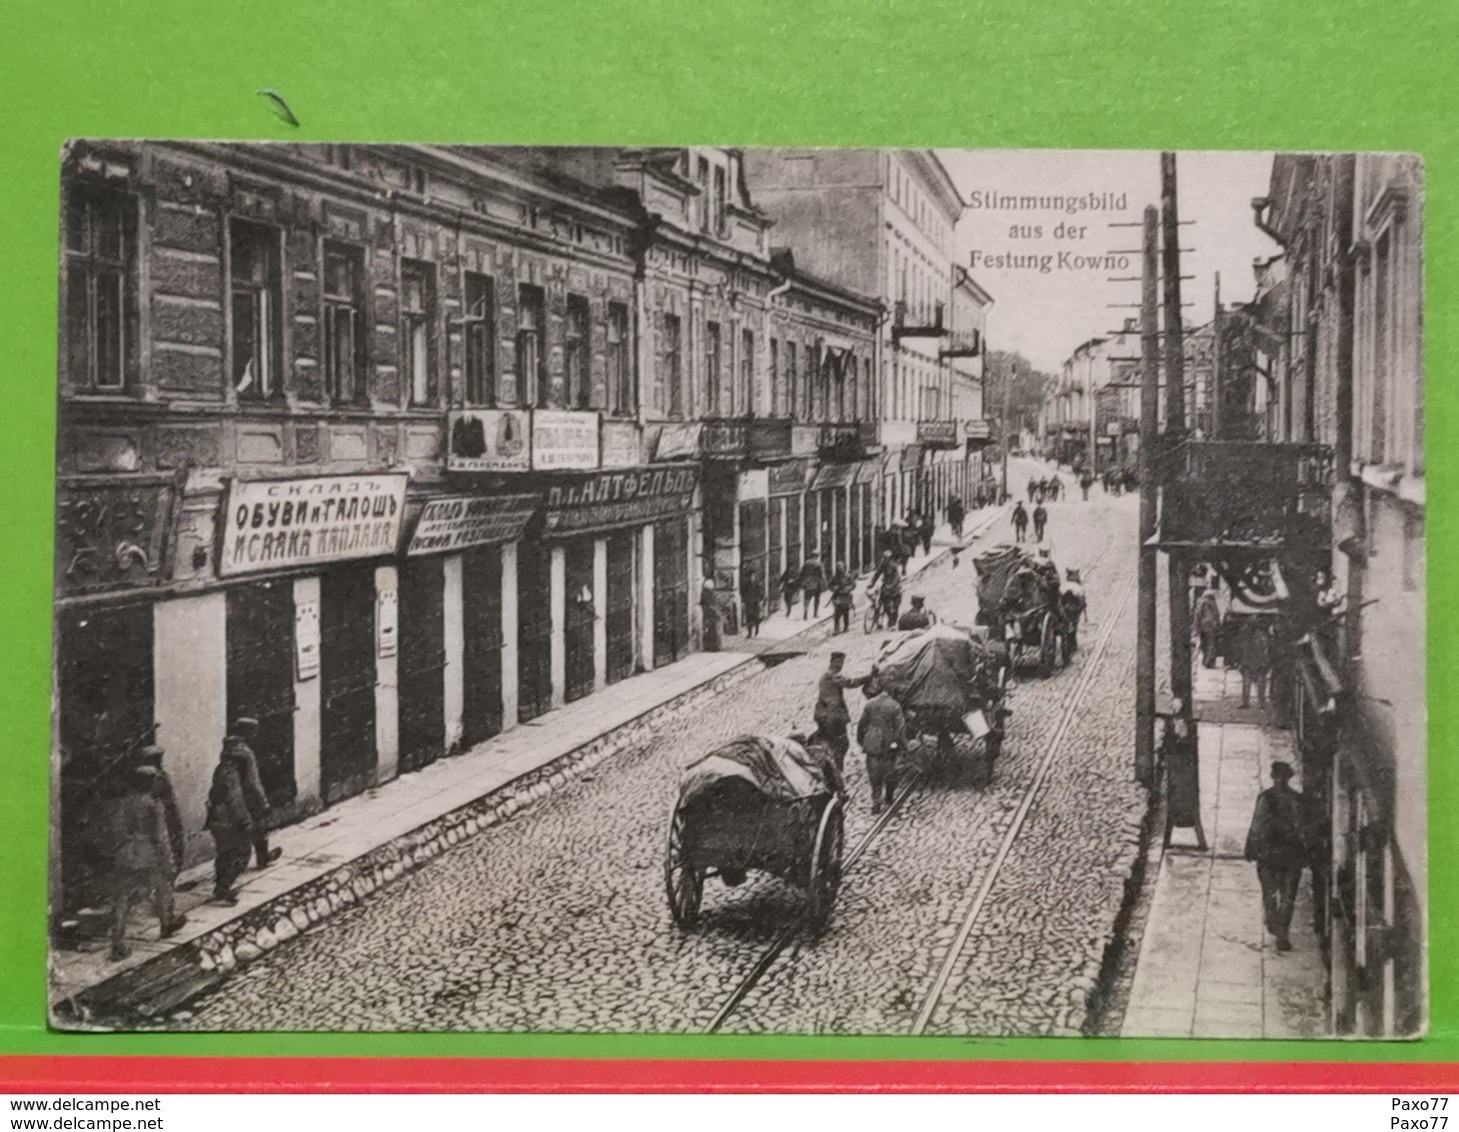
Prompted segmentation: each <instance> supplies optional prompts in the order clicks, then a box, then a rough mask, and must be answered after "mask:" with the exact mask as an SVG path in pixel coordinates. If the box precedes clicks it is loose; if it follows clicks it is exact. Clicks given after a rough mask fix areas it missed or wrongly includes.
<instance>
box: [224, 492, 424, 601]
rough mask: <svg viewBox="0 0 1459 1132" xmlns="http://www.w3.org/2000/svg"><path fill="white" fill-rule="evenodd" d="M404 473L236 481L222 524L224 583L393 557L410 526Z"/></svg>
mask: <svg viewBox="0 0 1459 1132" xmlns="http://www.w3.org/2000/svg"><path fill="white" fill-rule="evenodd" d="M409 479H410V477H409V476H408V475H406V474H405V473H404V472H399V473H394V472H392V473H384V474H380V475H359V476H349V475H344V476H315V477H311V478H309V479H294V480H232V481H231V482H230V483H229V484H228V491H227V495H226V497H225V498H224V501H223V514H222V517H221V520H220V524H219V525H220V528H221V535H220V539H219V546H218V573H219V574H221V575H223V576H225V577H226V576H230V575H236V574H250V573H257V572H261V571H264V570H283V569H289V568H291V567H299V566H312V565H320V564H324V563H329V562H346V561H349V560H351V559H357V558H379V557H383V556H385V555H390V554H394V553H395V552H396V549H397V547H398V546H399V544H400V531H401V524H402V522H403V521H404V518H405V490H406V485H407V483H408V482H409Z"/></svg>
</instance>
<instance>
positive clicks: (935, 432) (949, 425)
mask: <svg viewBox="0 0 1459 1132" xmlns="http://www.w3.org/2000/svg"><path fill="white" fill-rule="evenodd" d="M917 442H918V443H919V444H926V445H928V446H929V447H931V448H955V447H957V422H956V421H918V422H917Z"/></svg>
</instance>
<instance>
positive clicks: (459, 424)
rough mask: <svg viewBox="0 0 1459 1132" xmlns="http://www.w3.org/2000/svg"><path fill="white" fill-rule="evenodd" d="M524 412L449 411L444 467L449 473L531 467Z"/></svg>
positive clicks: (526, 468)
mask: <svg viewBox="0 0 1459 1132" xmlns="http://www.w3.org/2000/svg"><path fill="white" fill-rule="evenodd" d="M530 420H531V418H530V417H529V415H528V412H527V410H526V409H453V410H452V411H451V413H450V426H451V445H450V448H449V449H448V450H447V453H446V468H447V470H449V471H453V472H526V471H530V470H531V467H532V449H531V439H532V432H531V426H530Z"/></svg>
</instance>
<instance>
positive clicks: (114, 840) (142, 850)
mask: <svg viewBox="0 0 1459 1132" xmlns="http://www.w3.org/2000/svg"><path fill="white" fill-rule="evenodd" d="M156 789H157V771H156V769H154V768H153V767H151V766H148V765H146V764H145V763H142V762H140V761H133V763H132V764H131V765H130V766H129V767H128V768H127V771H126V773H125V777H124V778H123V781H122V794H121V796H120V797H119V798H117V799H116V800H115V801H114V803H113V805H112V808H111V812H110V813H109V814H108V830H109V839H110V842H111V850H112V858H111V887H112V926H111V957H112V959H113V960H120V959H125V958H126V957H127V956H128V955H130V954H131V948H129V947H128V946H127V944H126V934H127V920H128V918H129V917H130V916H131V913H132V905H133V904H134V903H135V902H136V900H137V897H138V896H139V895H142V894H143V893H145V894H147V895H148V896H149V897H150V898H151V900H152V906H153V908H154V909H155V910H156V912H157V924H158V928H159V931H160V934H161V937H162V938H163V939H166V938H168V937H169V936H171V935H175V934H176V933H177V931H178V929H180V928H181V927H182V926H183V924H185V923H187V917H186V916H179V915H178V914H177V911H176V907H175V906H174V904H173V894H172V880H173V878H174V877H175V876H176V875H177V867H178V862H177V860H176V858H174V857H173V854H172V839H171V837H170V836H169V833H168V829H167V814H166V812H165V811H164V809H163V805H162V802H161V801H160V800H159V799H158V797H157V794H156Z"/></svg>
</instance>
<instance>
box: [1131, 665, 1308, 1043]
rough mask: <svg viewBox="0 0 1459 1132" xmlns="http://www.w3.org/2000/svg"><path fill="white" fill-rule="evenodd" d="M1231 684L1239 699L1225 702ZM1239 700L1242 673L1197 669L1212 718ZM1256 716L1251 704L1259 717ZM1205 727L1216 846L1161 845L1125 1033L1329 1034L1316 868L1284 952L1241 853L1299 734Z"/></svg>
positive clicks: (1204, 765) (1198, 694)
mask: <svg viewBox="0 0 1459 1132" xmlns="http://www.w3.org/2000/svg"><path fill="white" fill-rule="evenodd" d="M1233 681H1234V695H1235V699H1234V701H1232V700H1231V699H1229V698H1228V697H1229V696H1230V695H1231V694H1232V691H1233V684H1232V682H1233ZM1240 695H1241V682H1240V678H1239V676H1236V675H1235V674H1234V673H1227V672H1226V671H1225V670H1224V669H1220V668H1216V669H1202V668H1199V667H1198V668H1197V669H1196V677H1195V700H1196V707H1197V709H1198V714H1199V715H1200V716H1201V717H1202V719H1203V720H1211V719H1212V717H1217V718H1224V717H1225V716H1226V715H1229V714H1231V713H1233V712H1237V713H1239V712H1241V710H1242V709H1241V708H1240V702H1241V701H1240ZM1221 709H1226V710H1225V711H1224V712H1223V711H1222V710H1221ZM1256 713H1257V709H1256V708H1255V707H1254V706H1253V708H1252V709H1250V714H1252V715H1255V714H1256ZM1198 726H1199V734H1200V758H1201V769H1200V775H1201V820H1202V824H1203V825H1204V827H1205V832H1206V839H1207V842H1208V844H1209V846H1210V851H1209V852H1207V853H1202V852H1200V851H1199V850H1197V849H1195V848H1193V847H1192V846H1193V845H1194V840H1195V839H1194V836H1193V834H1192V833H1191V832H1190V831H1177V833H1176V835H1175V838H1174V839H1173V843H1172V845H1171V847H1170V848H1169V849H1167V850H1165V852H1164V855H1163V857H1162V859H1161V861H1160V871H1159V874H1158V876H1157V878H1156V881H1155V894H1154V898H1153V900H1152V902H1151V906H1150V914H1149V920H1148V922H1147V924H1146V928H1145V936H1144V940H1143V942H1142V944H1141V948H1140V957H1139V959H1138V961H1137V964H1136V968H1135V979H1134V985H1133V987H1132V988H1131V993H1130V1004H1129V1007H1128V1009H1127V1010H1126V1013H1125V1021H1124V1027H1123V1030H1122V1036H1124V1037H1195V1038H1320V1037H1324V1036H1326V1029H1325V1021H1324V1006H1323V994H1324V988H1325V986H1326V980H1327V975H1326V970H1325V968H1324V966H1323V962H1322V953H1321V950H1320V947H1319V944H1318V940H1317V936H1316V934H1315V932H1314V929H1313V913H1312V887H1311V884H1312V877H1311V873H1310V872H1304V874H1303V877H1302V886H1301V889H1300V890H1299V892H1298V895H1297V906H1296V912H1295V914H1294V915H1293V917H1292V933H1291V936H1292V945H1293V949H1292V950H1291V951H1289V952H1285V953H1284V952H1280V951H1277V950H1276V948H1275V946H1274V940H1273V939H1272V937H1271V936H1270V935H1268V934H1267V933H1266V931H1265V929H1264V928H1263V926H1262V908H1261V887H1260V885H1259V884H1258V883H1257V879H1256V866H1255V865H1252V864H1251V863H1249V862H1247V861H1245V860H1244V859H1243V853H1244V851H1245V846H1246V831H1247V827H1248V826H1249V824H1250V822H1251V814H1252V810H1253V808H1254V807H1255V805H1256V796H1257V794H1258V793H1259V792H1260V791H1261V790H1262V789H1264V788H1265V787H1267V786H1269V785H1271V781H1270V769H1271V764H1272V762H1273V760H1276V759H1281V760H1284V761H1287V762H1290V763H1292V764H1293V766H1296V765H1298V760H1296V759H1295V758H1294V757H1293V754H1292V735H1291V733H1290V732H1288V731H1284V730H1281V729H1279V728H1277V727H1274V726H1272V725H1271V724H1270V723H1255V722H1250V723H1247V722H1202V723H1200V724H1199V725H1198ZM1293 784H1294V785H1295V786H1297V787H1299V788H1300V786H1301V782H1300V780H1294V783H1293ZM1157 836H1158V834H1157Z"/></svg>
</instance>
